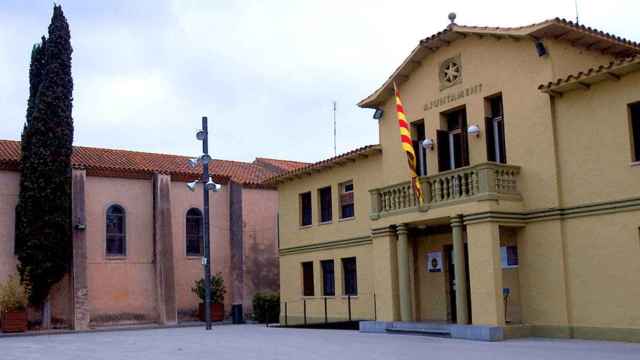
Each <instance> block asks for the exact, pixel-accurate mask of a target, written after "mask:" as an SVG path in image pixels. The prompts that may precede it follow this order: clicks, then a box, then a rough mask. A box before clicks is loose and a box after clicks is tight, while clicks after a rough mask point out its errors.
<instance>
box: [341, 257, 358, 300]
mask: <svg viewBox="0 0 640 360" xmlns="http://www.w3.org/2000/svg"><path fill="white" fill-rule="evenodd" d="M342 273H343V274H344V294H345V295H358V271H357V269H356V258H355V257H350V258H344V259H342Z"/></svg>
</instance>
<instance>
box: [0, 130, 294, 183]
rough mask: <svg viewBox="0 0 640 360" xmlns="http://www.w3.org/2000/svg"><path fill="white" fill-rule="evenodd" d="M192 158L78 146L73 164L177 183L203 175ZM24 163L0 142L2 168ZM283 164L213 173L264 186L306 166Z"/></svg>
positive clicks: (230, 166) (216, 164) (215, 165)
mask: <svg viewBox="0 0 640 360" xmlns="http://www.w3.org/2000/svg"><path fill="white" fill-rule="evenodd" d="M188 160H189V157H187V156H179V155H168V154H158V153H147V152H139V151H129V150H115V149H102V148H93V147H85V146H74V148H73V155H72V157H71V163H72V165H73V166H74V167H76V168H84V169H86V170H87V174H88V175H92V176H111V177H133V178H148V177H149V176H150V175H151V174H153V173H165V174H171V175H172V177H173V178H175V179H177V180H184V181H191V180H193V179H197V178H198V177H199V176H201V174H202V172H201V171H200V168H198V169H192V168H191V167H190V166H189V165H188V162H187V161H188ZM19 161H20V142H19V141H13V140H0V169H9V170H17V169H18V164H19ZM277 161H282V162H283V164H281V165H278V166H272V167H270V168H267V167H264V166H261V165H260V164H257V163H255V162H254V163H247V162H241V161H230V160H218V159H214V160H212V161H211V162H210V164H209V171H211V173H212V174H214V178H215V179H216V181H218V182H221V183H227V182H228V181H229V180H231V181H234V182H237V183H240V184H243V185H245V186H250V187H251V186H252V187H262V186H263V184H262V182H263V181H264V180H265V179H267V178H269V177H272V176H274V175H277V174H280V173H283V172H285V171H289V170H291V169H292V168H295V166H296V164H298V165H297V166H303V165H305V163H298V162H288V161H286V160H277Z"/></svg>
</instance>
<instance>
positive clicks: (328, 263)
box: [320, 260, 336, 296]
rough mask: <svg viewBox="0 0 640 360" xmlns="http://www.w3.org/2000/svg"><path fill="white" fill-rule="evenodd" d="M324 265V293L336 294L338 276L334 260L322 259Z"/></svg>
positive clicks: (327, 294) (321, 263)
mask: <svg viewBox="0 0 640 360" xmlns="http://www.w3.org/2000/svg"><path fill="white" fill-rule="evenodd" d="M320 266H321V267H322V295H324V296H334V295H335V294H336V277H335V272H334V271H333V260H323V261H320Z"/></svg>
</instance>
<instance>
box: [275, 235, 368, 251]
mask: <svg viewBox="0 0 640 360" xmlns="http://www.w3.org/2000/svg"><path fill="white" fill-rule="evenodd" d="M371 243H372V239H371V235H366V236H358V237H354V238H350V239H343V240H335V241H329V242H323V243H319V244H310V245H301V246H294V247H289V248H285V249H280V256H286V255H293V254H301V253H307V252H313V251H321V250H331V249H339V248H345V247H354V246H364V245H371Z"/></svg>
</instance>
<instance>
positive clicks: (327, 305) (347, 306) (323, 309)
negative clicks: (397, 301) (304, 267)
mask: <svg viewBox="0 0 640 360" xmlns="http://www.w3.org/2000/svg"><path fill="white" fill-rule="evenodd" d="M376 306H377V304H376V295H375V294H358V295H353V296H352V295H344V296H319V297H302V298H300V299H296V300H287V301H282V302H281V304H280V325H281V326H285V327H301V326H302V327H312V326H313V327H316V326H318V325H322V326H321V327H330V326H329V325H331V324H343V323H354V322H358V321H362V320H376Z"/></svg>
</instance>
